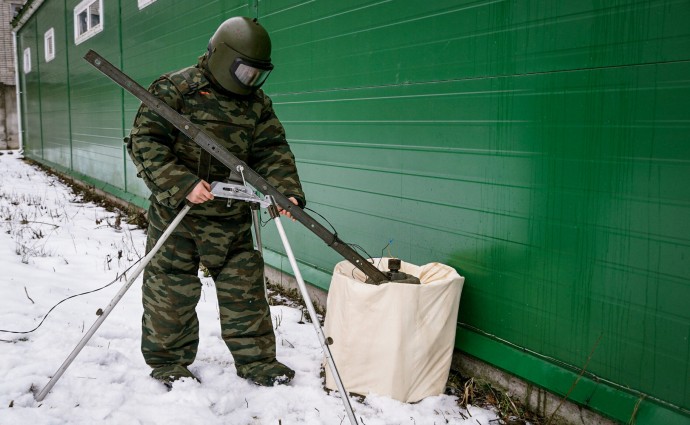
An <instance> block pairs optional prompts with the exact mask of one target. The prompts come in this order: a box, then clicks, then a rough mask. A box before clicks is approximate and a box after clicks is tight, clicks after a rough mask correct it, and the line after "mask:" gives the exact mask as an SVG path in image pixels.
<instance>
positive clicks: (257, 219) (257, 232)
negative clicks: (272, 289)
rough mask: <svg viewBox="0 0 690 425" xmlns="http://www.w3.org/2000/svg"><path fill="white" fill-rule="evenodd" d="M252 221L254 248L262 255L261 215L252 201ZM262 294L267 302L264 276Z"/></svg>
mask: <svg viewBox="0 0 690 425" xmlns="http://www.w3.org/2000/svg"><path fill="white" fill-rule="evenodd" d="M250 206H251V209H252V223H253V224H254V239H255V240H256V248H257V249H258V250H259V253H260V254H261V257H262V258H263V256H264V248H263V245H262V244H261V215H260V212H259V205H257V204H255V203H252V204H251V205H250ZM264 296H265V297H266V302H268V286H267V282H266V276H264Z"/></svg>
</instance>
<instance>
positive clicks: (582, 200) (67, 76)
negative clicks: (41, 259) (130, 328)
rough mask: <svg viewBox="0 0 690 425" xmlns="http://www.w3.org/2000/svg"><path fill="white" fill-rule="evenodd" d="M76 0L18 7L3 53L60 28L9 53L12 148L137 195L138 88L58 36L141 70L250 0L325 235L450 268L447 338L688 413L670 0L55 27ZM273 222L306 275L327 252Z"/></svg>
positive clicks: (678, 74) (262, 11)
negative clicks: (15, 41) (15, 103)
mask: <svg viewBox="0 0 690 425" xmlns="http://www.w3.org/2000/svg"><path fill="white" fill-rule="evenodd" d="M77 3H78V2H77V1H74V0H67V1H66V2H63V1H46V2H44V3H43V5H42V6H41V7H40V8H39V10H38V11H37V12H36V13H35V14H34V15H33V16H31V18H29V19H28V20H27V21H26V23H25V24H23V26H22V27H21V29H20V30H19V46H18V54H20V55H21V52H22V51H23V48H25V47H26V46H34V48H35V49H36V50H40V49H42V47H41V45H40V43H42V40H43V34H44V32H45V31H46V30H47V28H48V26H49V25H54V26H55V30H56V37H62V38H61V40H62V41H61V43H64V44H63V46H64V49H63V51H62V52H58V56H60V55H62V59H61V62H58V61H57V60H58V59H57V57H56V59H55V60H54V61H51V62H49V63H45V62H43V63H40V62H41V61H40V60H39V63H38V67H37V68H36V72H32V73H29V74H26V75H21V76H20V77H21V78H20V80H21V85H22V120H23V123H24V124H25V125H24V126H23V128H24V129H25V134H24V140H25V143H26V152H27V155H28V156H30V157H32V158H35V159H38V160H42V161H44V162H46V163H48V164H50V165H54V166H56V167H58V168H63V169H64V170H66V171H68V172H72V173H74V174H75V175H77V176H80V177H82V178H83V179H85V180H87V181H89V182H92V183H94V184H96V185H99V186H101V187H103V188H105V189H106V190H108V191H111V192H112V193H115V194H117V195H118V196H121V197H124V198H128V199H131V200H133V201H135V202H138V203H140V204H142V205H143V204H145V202H144V201H142V199H143V198H144V197H145V196H146V195H147V193H146V189H145V187H144V186H143V185H142V184H141V182H140V181H139V180H138V179H136V177H135V174H134V171H133V169H132V167H131V165H130V163H129V161H128V159H127V158H126V155H125V152H124V149H123V146H122V137H123V136H124V135H125V134H126V132H127V131H128V127H129V125H130V123H131V122H132V119H133V116H134V113H135V111H136V108H137V107H138V102H137V101H136V100H135V99H133V98H132V97H131V96H129V95H125V94H124V93H123V92H122V91H121V90H120V89H118V88H117V87H116V86H114V85H113V84H112V83H111V82H110V81H109V80H108V79H107V78H105V77H103V76H101V75H99V74H98V73H97V72H96V71H95V70H93V69H91V68H90V66H89V65H88V64H86V63H85V62H84V61H82V60H80V58H81V57H82V56H83V54H84V53H85V52H86V51H87V50H88V49H94V50H96V51H98V52H99V53H100V54H102V55H103V56H104V57H106V58H107V59H108V60H109V61H111V62H113V63H114V64H116V65H118V66H120V67H122V68H123V69H124V70H125V72H127V73H129V74H130V75H132V76H133V77H134V78H135V79H136V80H137V81H139V82H140V83H141V84H142V85H144V86H146V85H148V84H149V83H150V82H151V81H152V80H153V79H154V78H155V77H156V76H158V75H159V74H161V73H163V72H166V71H170V70H174V69H176V68H179V67H182V66H187V65H190V64H193V63H194V62H195V61H196V57H197V56H198V55H200V54H201V53H203V51H204V48H205V46H206V43H207V40H208V38H209V37H210V35H211V34H212V32H213V31H214V29H215V27H216V26H217V24H218V23H220V22H221V21H222V20H223V19H224V18H226V17H229V16H233V15H241V14H243V15H249V14H251V15H254V14H258V16H259V17H260V19H261V22H262V23H263V24H264V25H265V26H266V27H267V28H268V29H269V31H270V33H271V34H272V39H273V42H274V51H273V52H274V53H273V60H274V63H275V64H276V69H275V71H274V72H273V73H272V75H271V77H270V78H269V80H268V83H267V84H266V86H265V90H266V91H267V92H268V93H269V94H270V95H271V96H272V98H273V100H274V105H275V108H276V111H277V112H278V114H279V116H280V117H281V120H282V121H283V123H284V125H285V127H286V130H287V134H288V138H289V141H290V143H291V146H292V147H293V151H294V152H295V154H296V157H297V159H298V167H299V169H300V175H301V177H302V180H303V183H304V186H305V191H306V193H307V197H308V200H309V207H310V208H312V209H314V210H316V211H318V212H319V213H320V214H322V215H324V216H325V217H327V218H328V220H329V221H330V222H331V223H333V224H334V225H335V227H336V228H337V230H338V234H339V236H340V237H341V238H343V239H344V240H346V241H348V242H353V243H357V244H359V245H361V246H363V247H365V249H366V250H367V251H368V252H369V254H371V255H372V256H380V255H389V254H391V255H394V256H398V257H400V258H402V259H403V260H406V261H409V262H412V263H416V264H424V263H427V262H432V261H439V262H443V263H446V264H450V265H452V266H453V267H455V268H456V269H457V270H458V271H459V272H460V273H461V274H462V275H464V276H465V277H466V279H467V280H466V285H465V291H464V294H463V299H462V303H461V313H460V317H459V319H458V325H459V326H458V337H457V347H458V349H460V350H463V351H465V352H466V353H468V354H470V355H473V356H476V357H478V358H480V359H482V360H485V361H487V362H489V363H491V364H493V365H495V366H497V367H499V368H502V369H504V370H507V371H509V372H511V373H514V374H516V375H518V376H520V377H523V378H525V379H527V380H529V381H531V382H533V383H535V384H537V385H539V386H542V387H544V388H547V389H549V390H551V391H553V392H555V393H556V394H561V395H565V394H568V397H569V399H570V400H573V401H575V402H578V403H580V404H582V405H586V406H589V407H591V408H593V409H595V410H598V411H601V412H603V413H604V414H606V415H608V416H609V417H612V418H614V419H616V420H618V421H621V422H628V421H629V420H630V419H631V416H633V415H636V416H635V419H636V421H637V422H636V423H638V424H657V423H665V424H673V423H678V424H680V423H687V421H688V420H689V419H688V418H689V417H690V366H689V364H690V340H689V339H690V309H688V308H687V307H686V304H687V303H686V300H687V299H690V269H689V267H690V266H689V264H690V262H688V261H687V258H690V228H689V227H688V226H690V224H689V223H690V222H689V221H688V220H687V217H688V216H689V215H690V214H689V213H690V189H688V185H686V184H682V182H685V181H687V180H688V179H689V178H690V149H688V146H690V140H689V139H690V132H689V131H688V130H689V124H688V123H690V82H689V80H688V79H687V75H690V65H689V64H690V26H688V25H687V22H688V21H690V4H688V3H687V2H684V1H674V0H656V1H649V2H644V3H640V2H635V1H632V0H630V1H619V2H616V3H615V4H602V3H599V2H548V1H543V0H531V1H527V2H513V1H492V2H474V1H451V0H439V1H435V2H426V3H423V2H415V1H412V0H400V1H373V0H350V1H347V2H299V1H295V0H281V1H259V2H255V1H243V0H242V1H241V0H235V1H230V0H227V1H208V2H204V3H203V6H200V5H199V4H198V3H194V4H192V2H188V1H183V0H157V1H156V2H154V3H153V4H151V5H149V6H147V7H145V8H144V9H141V10H139V8H138V7H137V5H136V2H135V1H133V0H132V1H126V0H120V1H119V2H116V1H113V2H105V5H106V11H105V12H106V14H105V18H104V19H105V21H104V22H105V29H104V31H103V32H102V33H100V34H97V35H96V36H94V37H93V38H92V39H90V40H88V41H86V42H85V43H83V44H80V45H78V46H75V45H74V42H73V32H72V31H73V30H72V26H73V12H72V11H73V9H74V6H75V5H76V4H77ZM256 6H258V10H257V8H256ZM61 8H64V10H63V14H64V15H63V16H64V19H63V20H62V21H63V22H64V27H62V33H61V35H58V34H59V33H60V31H59V28H60V26H59V21H60V19H59V17H58V16H59V15H60V10H61ZM180 17H184V22H185V25H184V26H182V25H179V20H180ZM53 20H54V21H53ZM58 44H60V43H58ZM41 54H42V53H41ZM37 60H38V57H37ZM269 228H270V226H269ZM288 235H289V237H290V241H291V243H292V245H293V248H294V250H295V252H296V253H297V254H298V257H299V260H300V261H301V262H302V264H303V266H304V270H303V274H305V276H306V277H307V279H308V280H309V281H310V282H311V283H313V284H315V285H317V286H320V287H323V288H327V287H328V282H329V276H330V273H331V270H332V267H333V265H334V264H335V263H336V262H337V261H340V258H339V257H338V255H337V254H335V253H334V252H332V251H331V250H328V249H324V248H323V243H322V242H321V241H320V240H318V239H317V238H315V237H313V236H312V235H311V233H309V232H306V231H305V230H304V229H303V228H301V227H300V226H298V225H293V226H288ZM264 242H265V244H266V245H267V247H268V250H267V252H266V261H267V263H269V264H271V265H273V266H275V267H277V268H279V269H285V270H286V271H289V266H287V262H286V261H284V260H285V259H284V256H283V255H282V253H281V248H280V242H279V240H278V237H277V235H276V234H275V233H274V232H272V230H270V229H269V230H267V231H266V232H265V234H264ZM391 308H400V307H399V306H392V307H391ZM402 308H404V306H403V307H402ZM590 357H591V359H590ZM585 364H586V365H587V368H586V371H584V372H582V373H581V370H582V368H583V365H585ZM580 375H582V377H581V378H579V376H580ZM575 380H577V382H578V384H577V386H576V388H575V390H573V391H572V392H571V391H570V388H571V386H572V384H573V382H574V381H575Z"/></svg>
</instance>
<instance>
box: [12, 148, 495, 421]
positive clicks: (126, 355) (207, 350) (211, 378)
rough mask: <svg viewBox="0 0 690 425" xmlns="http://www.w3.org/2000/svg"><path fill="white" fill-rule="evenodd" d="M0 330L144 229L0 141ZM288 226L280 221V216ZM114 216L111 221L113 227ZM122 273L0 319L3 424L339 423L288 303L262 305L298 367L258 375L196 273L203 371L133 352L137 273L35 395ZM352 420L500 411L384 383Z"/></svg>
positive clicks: (308, 340) (88, 279) (335, 404)
mask: <svg viewBox="0 0 690 425" xmlns="http://www.w3.org/2000/svg"><path fill="white" fill-rule="evenodd" d="M0 153H2V155H0V176H1V177H0V229H2V231H1V232H0V329H2V330H13V331H28V330H31V329H33V328H35V327H36V326H37V325H38V324H39V323H40V321H41V319H42V318H43V317H44V315H45V314H46V312H48V310H50V308H51V307H53V306H54V305H55V304H56V303H58V302H59V301H61V300H63V299H65V298H67V297H70V296H72V295H75V294H78V293H81V292H86V291H90V290H94V289H96V288H100V287H102V286H104V285H106V284H107V283H109V282H111V281H113V280H114V279H116V278H117V277H118V276H119V275H121V274H122V273H123V272H124V271H125V270H126V269H127V268H129V267H130V266H132V265H133V264H134V263H135V262H136V261H137V260H139V258H141V257H143V256H144V243H145V238H146V237H145V234H144V232H143V231H142V230H137V229H135V228H134V226H130V225H128V224H127V223H125V222H124V221H123V222H122V223H121V224H120V225H118V223H117V219H116V217H117V213H113V212H108V211H107V210H105V209H104V208H101V207H99V206H96V205H94V204H90V203H83V202H80V200H79V199H78V198H77V197H76V196H75V195H74V194H73V193H72V191H71V190H70V189H69V188H68V187H66V186H65V185H63V184H62V183H60V181H59V180H57V179H56V178H55V177H52V176H49V175H47V174H45V173H43V172H42V171H40V170H39V169H37V168H34V167H32V166H30V165H28V164H26V163H25V162H23V161H22V160H21V155H20V154H19V153H18V152H16V151H15V152H10V151H0ZM288 225H289V224H288ZM118 227H119V228H118ZM123 284H124V279H121V280H119V281H117V282H115V283H114V284H113V285H111V286H110V287H108V288H106V289H104V290H101V291H98V292H95V293H92V294H88V295H84V296H79V297H76V298H73V299H70V300H68V301H66V302H64V303H63V304H61V305H60V306H58V307H57V308H56V309H55V310H54V311H53V312H52V313H50V315H49V316H48V318H47V319H46V320H45V322H44V323H43V325H42V326H40V327H39V328H38V329H37V330H36V331H35V332H32V333H28V334H12V333H5V332H0V424H1V425H14V424H31V425H53V424H89V425H91V424H95V423H104V424H127V425H135V424H142V425H144V424H145V425H149V424H203V425H212V424H223V425H228V424H238V425H245V424H285V425H287V424H348V423H349V420H348V418H347V416H346V414H345V410H344V407H343V404H342V400H341V399H340V397H339V396H338V394H337V393H331V394H326V392H325V391H324V390H323V386H322V379H321V378H320V376H319V372H320V368H321V362H322V359H323V355H322V352H321V348H320V345H319V342H318V340H317V337H316V333H315V332H314V328H313V327H312V325H311V324H309V323H304V324H300V323H299V322H300V320H301V317H302V313H301V311H300V310H299V309H294V308H289V307H284V306H276V307H271V313H272V316H273V322H274V327H275V331H276V335H277V341H278V358H279V360H281V361H283V362H284V363H286V364H287V365H289V366H291V367H292V368H293V369H295V370H296V377H295V379H294V381H293V382H292V383H291V384H290V385H289V386H278V387H273V388H262V387H258V386H256V385H254V384H251V383H249V382H247V381H245V380H243V379H240V378H238V377H237V375H236V374H235V367H234V364H233V360H232V356H231V355H230V353H229V352H228V350H227V348H226V347H225V345H224V344H223V341H222V340H221V339H220V328H219V325H218V310H217V303H216V298H215V289H214V287H213V282H212V280H210V279H204V280H203V295H202V298H201V302H200V303H199V306H198V307H197V311H198V314H199V318H200V321H201V332H200V337H201V343H200V347H199V355H198V357H197V359H196V362H195V363H194V364H193V365H192V366H191V367H190V369H191V370H192V371H193V372H194V373H195V374H196V375H197V376H199V378H200V379H201V382H202V383H201V384H199V383H197V382H194V381H180V382H178V383H176V384H175V386H174V388H173V389H172V391H169V392H168V391H167V390H166V389H165V388H164V387H163V386H162V385H161V384H159V383H158V382H157V381H155V380H153V379H152V378H150V377H149V371H150V370H149V368H148V366H146V364H145V363H144V360H143V358H142V356H141V353H140V351H139V338H140V335H141V333H140V332H141V330H140V323H141V322H140V320H141V314H142V308H141V303H140V299H141V290H140V286H141V277H139V279H138V280H137V281H136V282H135V283H134V285H132V287H131V289H130V290H129V291H128V292H127V293H126V294H125V296H124V297H123V299H122V301H121V302H120V303H119V304H118V305H117V307H115V309H114V310H113V312H112V314H111V315H110V316H109V317H108V318H107V319H106V321H105V322H104V323H103V325H102V326H101V327H100V329H99V330H98V332H96V334H95V335H94V337H93V338H92V339H91V340H90V341H89V343H88V344H87V345H86V347H85V348H84V349H83V350H82V352H81V353H80V354H79V356H78V357H77V358H76V360H75V361H74V363H72V365H71V366H70V368H69V369H67V371H66V372H65V374H64V375H63V376H62V378H61V379H60V380H59V381H58V382H57V384H56V385H55V387H54V388H53V390H52V391H51V393H50V394H48V396H47V397H46V398H45V400H43V401H42V402H40V403H39V402H36V401H35V400H34V392H36V393H37V392H38V391H40V390H41V389H42V388H43V387H44V386H45V385H46V383H47V382H48V380H49V378H50V377H51V376H53V374H54V373H55V372H56V370H57V368H58V367H59V366H60V365H61V364H62V362H63V360H64V359H65V358H66V357H67V356H68V355H69V353H70V352H71V351H72V349H73V348H74V347H75V346H76V344H77V343H78V342H79V340H80V339H81V337H82V336H83V334H84V333H85V332H86V331H87V330H88V329H89V327H90V326H91V325H92V324H93V322H94V321H95V320H96V319H97V315H96V312H97V310H98V309H99V308H105V306H107V304H108V303H109V302H110V300H111V299H112V298H113V297H114V296H115V294H116V293H117V291H118V290H119V289H120V288H121V287H122V285H123ZM352 405H353V408H354V410H355V414H356V416H357V418H358V419H359V420H360V423H361V424H363V425H377V424H416V425H419V424H439V425H440V424H472V425H477V424H479V425H488V424H489V423H490V422H491V421H494V422H492V423H494V424H495V423H497V422H496V421H495V420H496V419H497V416H496V415H495V414H494V413H493V412H491V411H488V410H484V409H479V408H470V409H469V411H467V410H465V409H462V408H460V407H458V406H457V403H456V398H455V397H451V396H445V395H440V396H435V397H429V398H427V399H425V400H423V401H421V402H419V403H416V404H405V403H400V402H398V401H395V400H392V399H390V398H388V397H383V396H375V395H370V396H368V397H367V398H366V399H365V400H364V401H363V402H360V401H358V400H352Z"/></svg>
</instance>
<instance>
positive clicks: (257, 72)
mask: <svg viewBox="0 0 690 425" xmlns="http://www.w3.org/2000/svg"><path fill="white" fill-rule="evenodd" d="M272 69H273V65H272V64H271V38H270V37H269V36H268V32H266V30H265V29H264V27H262V26H261V25H259V23H258V22H257V21H256V19H250V18H244V17H235V18H230V19H228V20H227V21H225V22H223V23H222V24H220V27H218V29H217V30H216V32H215V34H213V37H211V40H210V41H209V43H208V70H209V72H210V73H211V75H213V78H215V79H216V81H217V82H218V84H220V85H221V86H222V87H223V88H224V89H225V90H228V91H231V92H233V93H236V94H240V95H247V94H250V93H252V92H254V91H255V90H256V89H258V88H259V87H261V85H262V84H263V83H264V81H266V78H267V77H268V74H269V73H270V72H271V70H272Z"/></svg>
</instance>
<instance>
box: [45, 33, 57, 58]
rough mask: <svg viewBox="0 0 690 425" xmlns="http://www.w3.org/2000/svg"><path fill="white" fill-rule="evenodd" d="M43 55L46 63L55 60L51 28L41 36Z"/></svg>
mask: <svg viewBox="0 0 690 425" xmlns="http://www.w3.org/2000/svg"><path fill="white" fill-rule="evenodd" d="M43 53H44V54H45V58H46V62H50V61H52V60H53V59H55V29H53V28H51V29H49V30H48V31H46V33H45V34H43Z"/></svg>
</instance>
